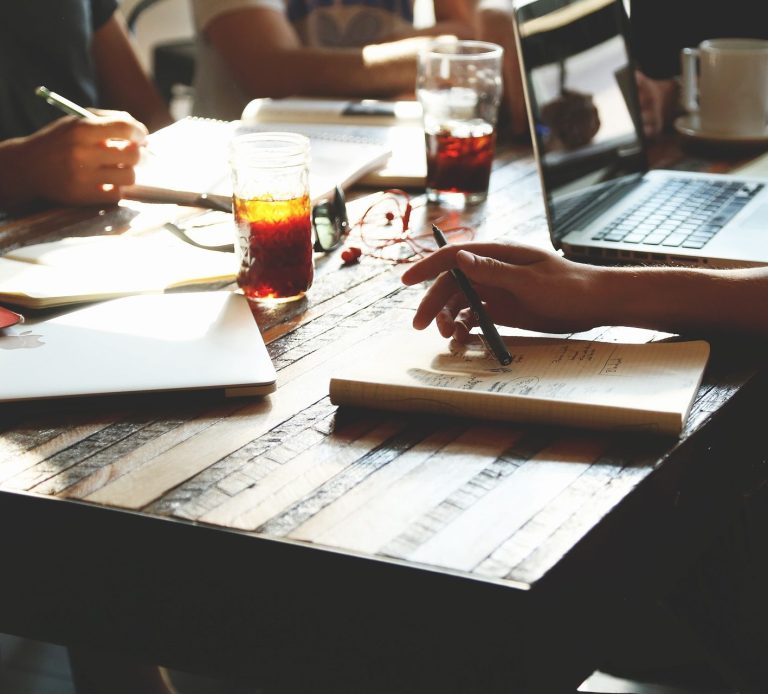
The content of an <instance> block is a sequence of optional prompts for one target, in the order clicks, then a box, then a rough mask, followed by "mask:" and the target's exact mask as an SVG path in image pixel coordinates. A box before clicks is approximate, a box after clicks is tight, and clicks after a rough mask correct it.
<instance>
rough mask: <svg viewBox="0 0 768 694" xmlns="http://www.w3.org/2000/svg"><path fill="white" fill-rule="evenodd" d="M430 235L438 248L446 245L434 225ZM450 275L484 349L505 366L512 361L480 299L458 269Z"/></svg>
mask: <svg viewBox="0 0 768 694" xmlns="http://www.w3.org/2000/svg"><path fill="white" fill-rule="evenodd" d="M432 234H433V235H434V237H435V241H437V245H438V246H439V247H440V248H442V247H443V246H446V245H447V244H448V242H447V241H446V240H445V236H444V235H443V232H442V231H441V230H440V228H439V227H438V226H437V225H436V224H433V225H432ZM451 274H452V275H453V276H454V278H455V279H456V282H457V283H458V285H459V287H460V288H461V291H462V292H464V296H466V297H467V301H468V302H469V306H470V308H471V309H472V313H474V314H475V320H476V321H477V322H478V325H479V326H480V330H481V331H482V333H483V337H484V338H485V339H484V340H483V341H484V342H485V345H486V347H487V348H488V349H489V350H490V351H491V352H493V355H494V356H495V357H496V359H497V360H498V361H499V364H501V365H502V366H506V365H507V364H509V363H510V362H511V361H512V357H511V356H510V354H509V352H508V351H507V347H506V345H505V344H504V340H502V339H501V335H499V331H498V330H496V326H495V325H494V324H493V321H491V319H490V318H488V314H487V313H486V312H485V309H484V308H483V302H482V301H480V297H479V296H478V294H477V292H476V291H475V288H474V287H473V286H472V284H471V283H470V281H469V280H468V279H467V276H466V275H465V274H464V273H463V272H462V271H461V270H459V268H453V270H451Z"/></svg>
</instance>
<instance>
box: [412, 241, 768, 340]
mask: <svg viewBox="0 0 768 694" xmlns="http://www.w3.org/2000/svg"><path fill="white" fill-rule="evenodd" d="M454 267H458V268H459V269H460V270H461V271H462V272H464V273H465V274H466V276H467V277H468V278H469V279H470V280H471V282H472V283H473V284H474V286H475V288H476V289H477V291H478V293H479V294H480V297H481V298H482V299H483V301H484V302H485V304H486V307H487V310H488V315H489V317H490V319H491V320H492V321H493V322H494V323H497V324H499V325H507V326H513V327H516V328H523V329H528V330H536V331H543V332H553V333H566V332H578V331H583V330H589V329H591V328H595V327H598V326H604V325H624V326H632V327H639V328H649V329H653V330H661V331H666V332H675V333H678V332H691V331H695V332H701V331H705V332H716V333H728V334H733V333H741V334H745V335H753V336H759V337H763V338H768V309H766V299H768V268H766V267H758V268H744V269H733V270H702V269H694V268H682V267H604V266H595V265H586V264H583V263H576V262H573V261H570V260H567V259H566V258H563V257H562V256H561V255H559V254H557V253H555V252H554V251H550V250H544V249H540V248H534V247H531V246H523V245H512V244H505V243H478V242H474V243H465V244H455V245H450V246H446V247H445V248H441V249H440V250H438V251H436V252H435V253H432V254H431V255H429V256H427V257H426V258H424V259H423V260H420V261H419V262H417V263H415V264H414V265H413V266H411V267H409V268H408V269H407V270H406V271H405V273H403V277H402V279H403V282H404V283H405V284H407V285H414V284H418V283H419V282H424V281H426V280H433V279H434V280H435V282H434V283H433V284H432V285H431V286H430V287H429V289H428V290H427V292H426V294H425V295H424V297H423V298H422V300H421V303H420V305H419V307H418V309H417V311H416V315H415V317H414V319H413V326H414V327H415V328H416V329H417V330H423V329H424V328H426V327H427V326H428V325H429V324H430V323H431V322H432V321H435V323H436V325H437V328H438V330H439V331H440V334H441V335H443V336H444V337H446V338H449V337H454V338H456V339H457V340H459V341H467V340H468V339H469V331H470V330H471V329H472V328H474V327H476V326H477V323H476V321H475V319H474V316H473V314H472V312H471V311H470V310H469V309H468V308H467V301H466V299H465V298H464V295H463V293H462V292H461V290H460V289H459V287H458V285H457V284H456V282H455V281H454V279H453V277H452V276H451V275H450V274H448V270H451V269H452V268H454Z"/></svg>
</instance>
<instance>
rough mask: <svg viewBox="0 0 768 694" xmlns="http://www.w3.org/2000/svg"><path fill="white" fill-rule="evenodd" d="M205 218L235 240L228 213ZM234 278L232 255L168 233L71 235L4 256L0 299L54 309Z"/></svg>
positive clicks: (227, 238) (5, 301)
mask: <svg viewBox="0 0 768 694" xmlns="http://www.w3.org/2000/svg"><path fill="white" fill-rule="evenodd" d="M207 214H208V215H217V216H221V217H223V218H226V220H227V221H226V222H224V223H222V224H221V225H220V227H221V229H220V235H221V236H222V238H224V239H225V240H226V241H229V242H231V239H232V234H233V233H234V232H233V231H232V228H231V227H232V222H231V218H230V215H225V214H224V213H220V212H209V213H207ZM217 228H218V227H217ZM236 274H237V260H236V259H235V256H234V255H233V254H232V253H220V252H217V251H209V250H204V249H201V248H196V247H194V246H192V245H190V244H188V243H185V242H184V241H181V240H180V239H178V238H176V236H174V235H173V234H172V233H171V232H169V231H167V230H165V229H157V230H152V231H150V232H147V233H142V234H138V235H128V234H122V235H114V236H87V237H72V238H64V239H61V240H59V241H51V242H48V243H40V244H34V245H31V246H25V247H22V248H17V249H16V250H14V251H11V252H10V253H8V254H6V255H5V256H3V257H0V301H1V302H4V303H8V304H13V305H15V306H21V307H23V308H32V309H38V308H50V307H55V306H65V305H67V304H76V303H81V302H85V301H101V300H104V299H113V298H116V297H120V296H127V295H130V294H143V293H149V292H161V291H164V290H166V289H171V288H174V287H183V286H189V285H197V284H211V283H215V282H226V281H232V280H234V278H235V275H236Z"/></svg>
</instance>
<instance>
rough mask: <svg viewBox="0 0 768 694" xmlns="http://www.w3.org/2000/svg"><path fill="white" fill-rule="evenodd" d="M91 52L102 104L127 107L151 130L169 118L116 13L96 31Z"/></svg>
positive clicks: (122, 109)
mask: <svg viewBox="0 0 768 694" xmlns="http://www.w3.org/2000/svg"><path fill="white" fill-rule="evenodd" d="M92 53H93V60H94V64H95V66H96V71H97V75H98V80H99V92H100V94H101V99H102V105H103V106H104V108H109V109H116V110H121V111H127V112H128V113H130V114H131V115H132V116H133V117H134V118H136V119H137V120H139V121H141V122H142V123H144V124H145V125H146V126H147V128H148V129H149V130H150V131H154V130H157V129H158V128H161V127H163V126H165V125H168V124H169V123H171V122H172V118H171V115H170V112H169V110H168V107H167V106H166V104H165V102H164V101H163V99H162V97H161V96H160V93H159V92H158V91H157V89H156V88H155V86H154V84H153V83H152V81H151V80H150V79H149V77H148V76H147V74H146V73H145V72H144V69H143V68H142V66H141V64H140V63H139V60H138V57H137V55H136V52H135V51H134V49H133V46H132V44H131V40H130V38H129V36H128V34H127V32H126V30H125V27H124V26H123V23H122V19H121V18H119V17H118V16H117V15H114V16H113V17H112V19H110V20H109V21H108V22H107V23H106V24H105V25H104V26H103V27H101V28H100V29H99V30H98V31H97V32H96V35H95V36H94V41H93V46H92Z"/></svg>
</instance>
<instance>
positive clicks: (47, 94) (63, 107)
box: [35, 86, 98, 120]
mask: <svg viewBox="0 0 768 694" xmlns="http://www.w3.org/2000/svg"><path fill="white" fill-rule="evenodd" d="M35 96H39V97H40V98H41V99H43V100H44V101H47V102H48V103H49V104H50V105H51V106H53V107H54V108H57V109H59V111H61V112H62V113H66V114H67V115H68V116H77V117H78V118H89V119H91V120H92V119H94V118H98V116H97V115H96V114H95V113H93V112H92V111H89V110H88V109H87V108H83V107H82V106H80V105H78V104H76V103H75V102H74V101H70V100H69V99H67V98H66V97H63V96H61V94H57V93H56V92H52V91H51V90H50V89H48V88H47V87H42V86H41V87H38V88H37V89H35Z"/></svg>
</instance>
